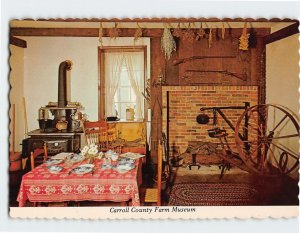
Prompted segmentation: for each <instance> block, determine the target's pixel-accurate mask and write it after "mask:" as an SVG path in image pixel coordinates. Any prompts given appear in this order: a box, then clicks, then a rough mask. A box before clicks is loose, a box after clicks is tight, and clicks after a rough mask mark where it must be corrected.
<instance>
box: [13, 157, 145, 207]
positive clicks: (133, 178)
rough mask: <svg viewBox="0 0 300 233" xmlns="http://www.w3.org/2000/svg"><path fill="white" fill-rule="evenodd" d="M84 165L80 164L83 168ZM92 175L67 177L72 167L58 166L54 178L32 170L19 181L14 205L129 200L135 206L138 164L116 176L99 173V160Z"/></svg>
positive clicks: (40, 168)
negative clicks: (18, 189) (19, 184)
mask: <svg viewBox="0 0 300 233" xmlns="http://www.w3.org/2000/svg"><path fill="white" fill-rule="evenodd" d="M84 163H85V162H83V163H81V164H84ZM94 164H95V168H96V169H95V171H94V173H93V174H92V173H87V174H83V175H77V174H74V173H71V174H69V171H71V169H73V168H74V167H76V166H78V164H73V165H72V167H67V166H66V164H64V163H62V164H60V166H62V167H63V170H62V171H61V172H59V173H58V174H52V173H50V172H49V171H48V169H47V166H46V164H42V165H40V166H38V167H36V168H35V169H34V170H32V171H30V172H28V173H27V174H25V175H24V176H23V178H22V183H21V186H20V191H19V195H18V198H17V201H18V202H19V206H20V207H22V206H24V205H25V203H26V201H27V200H29V201H30V202H64V201H114V202H122V201H128V200H130V199H131V200H132V205H134V206H139V205H140V198H139V185H140V184H141V181H142V175H141V169H140V167H141V165H140V160H139V159H138V160H136V161H135V165H136V166H135V168H134V169H132V170H130V171H128V172H126V173H123V174H120V173H119V172H118V171H116V170H113V169H102V168H101V165H102V160H99V159H96V160H95V162H94Z"/></svg>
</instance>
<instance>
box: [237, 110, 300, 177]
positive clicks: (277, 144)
mask: <svg viewBox="0 0 300 233" xmlns="http://www.w3.org/2000/svg"><path fill="white" fill-rule="evenodd" d="M245 117H247V118H248V126H247V127H245V125H244V119H245ZM245 130H247V132H248V137H247V138H241V137H239V136H238V135H239V134H241V133H242V132H243V131H245ZM235 140H236V145H237V149H238V153H239V156H240V157H241V159H242V160H243V161H244V163H245V165H246V166H247V167H248V168H250V169H251V170H252V171H254V172H256V173H258V174H260V175H267V176H268V175H271V176H273V175H280V174H288V173H292V172H294V171H296V169H297V168H298V165H299V161H298V159H299V147H298V145H299V144H298V142H299V125H298V123H297V121H296V120H295V118H294V117H293V116H292V114H291V113H289V112H288V111H287V110H286V109H284V108H283V107H280V106H276V105H256V106H253V107H250V108H248V109H247V110H246V111H245V112H244V113H243V114H242V115H241V116H240V118H239V120H238V122H237V125H236V129H235Z"/></svg>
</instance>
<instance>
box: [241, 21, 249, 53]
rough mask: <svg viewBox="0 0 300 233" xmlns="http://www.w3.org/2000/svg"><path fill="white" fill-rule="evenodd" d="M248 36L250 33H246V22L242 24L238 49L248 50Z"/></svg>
mask: <svg viewBox="0 0 300 233" xmlns="http://www.w3.org/2000/svg"><path fill="white" fill-rule="evenodd" d="M249 36H250V34H249V33H247V22H246V23H245V24H244V28H243V32H242V35H241V37H240V39H239V42H240V44H239V49H240V50H248V48H249Z"/></svg>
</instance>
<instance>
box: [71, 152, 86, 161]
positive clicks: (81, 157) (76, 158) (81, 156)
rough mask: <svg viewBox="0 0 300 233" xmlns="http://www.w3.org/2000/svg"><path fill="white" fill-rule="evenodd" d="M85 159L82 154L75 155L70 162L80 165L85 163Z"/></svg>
mask: <svg viewBox="0 0 300 233" xmlns="http://www.w3.org/2000/svg"><path fill="white" fill-rule="evenodd" d="M84 159H85V157H84V156H83V155H82V154H74V155H71V156H70V158H69V161H71V162H72V163H78V162H81V161H83V160H84Z"/></svg>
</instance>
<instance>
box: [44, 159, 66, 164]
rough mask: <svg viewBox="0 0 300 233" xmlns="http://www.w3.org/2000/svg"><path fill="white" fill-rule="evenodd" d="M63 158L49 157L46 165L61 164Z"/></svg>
mask: <svg viewBox="0 0 300 233" xmlns="http://www.w3.org/2000/svg"><path fill="white" fill-rule="evenodd" d="M62 161H63V160H61V159H48V160H47V161H46V165H47V166H51V165H57V164H60V163H61V162H62Z"/></svg>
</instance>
